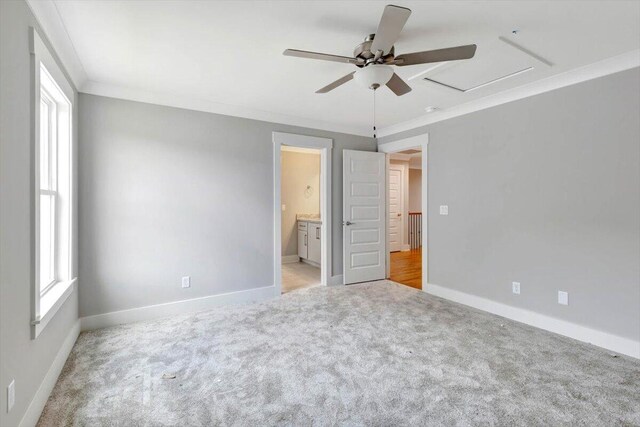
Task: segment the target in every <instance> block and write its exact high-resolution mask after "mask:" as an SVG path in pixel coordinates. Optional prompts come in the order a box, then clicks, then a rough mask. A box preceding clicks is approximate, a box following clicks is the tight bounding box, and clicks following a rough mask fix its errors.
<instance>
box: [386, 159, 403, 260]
mask: <svg viewBox="0 0 640 427" xmlns="http://www.w3.org/2000/svg"><path fill="white" fill-rule="evenodd" d="M403 212H404V168H403V167H402V166H401V165H397V164H393V163H392V164H391V165H389V233H388V237H389V251H391V252H397V251H400V250H402V246H403V242H404V239H403V236H404V216H403Z"/></svg>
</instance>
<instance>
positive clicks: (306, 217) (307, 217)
mask: <svg viewBox="0 0 640 427" xmlns="http://www.w3.org/2000/svg"><path fill="white" fill-rule="evenodd" d="M296 220H297V221H301V222H315V223H317V224H322V220H321V219H320V214H297V215H296Z"/></svg>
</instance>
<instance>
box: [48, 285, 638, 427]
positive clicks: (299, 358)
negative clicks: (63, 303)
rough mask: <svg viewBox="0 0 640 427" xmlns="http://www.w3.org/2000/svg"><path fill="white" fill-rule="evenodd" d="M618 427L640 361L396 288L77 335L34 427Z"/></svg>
mask: <svg viewBox="0 0 640 427" xmlns="http://www.w3.org/2000/svg"><path fill="white" fill-rule="evenodd" d="M163 375H165V376H168V377H169V378H163ZM173 375H175V378H171V377H172V376H173ZM623 424H627V425H640V361H638V360H635V359H632V358H626V357H622V356H620V357H613V356H612V355H611V354H610V352H608V351H606V350H602V349H599V348H596V347H592V346H589V345H587V344H582V343H579V342H577V341H573V340H571V339H567V338H564V337H561V336H558V335H554V334H551V333H547V332H544V331H541V330H538V329H534V328H531V327H528V326H525V325H522V324H519V323H516V322H512V321H509V320H506V319H503V318H500V317H496V316H493V315H490V314H487V313H483V312H480V311H476V310H473V309H470V308H467V307H464V306H461V305H457V304H454V303H450V302H447V301H445V300H441V299H438V298H435V297H431V296H428V295H426V294H424V293H422V292H420V291H416V290H414V289H411V288H408V287H404V286H401V285H396V284H393V283H391V282H377V283H370V284H362V285H353V286H348V287H339V288H325V287H314V288H309V289H303V290H299V291H294V292H291V293H288V294H286V295H284V296H283V297H282V298H281V299H278V300H273V301H268V302H265V303H260V304H254V305H250V306H243V307H230V308H224V309H219V310H215V311H209V312H203V313H198V314H193V315H184V316H180V317H173V318H168V319H164V320H158V321H149V322H143V323H138V324H132V325H126V326H120V327H114V328H109V329H102V330H98V331H93V332H87V333H83V334H81V335H80V337H79V339H78V342H77V343H76V345H75V347H74V349H73V351H72V353H71V356H70V357H69V360H68V361H67V363H66V366H65V368H64V371H63V373H62V375H61V376H60V379H59V380H58V383H57V385H56V387H55V389H54V391H53V393H52V395H51V397H50V398H49V401H48V403H47V406H46V408H45V410H44V412H43V414H42V417H41V419H40V422H39V425H40V426H62V425H64V426H67V425H69V426H102V425H105V426H165V425H168V426H209V425H237V426H243V425H260V426H263V425H375V426H383V425H385V426H387V425H388V426H390V425H592V426H594V425H623Z"/></svg>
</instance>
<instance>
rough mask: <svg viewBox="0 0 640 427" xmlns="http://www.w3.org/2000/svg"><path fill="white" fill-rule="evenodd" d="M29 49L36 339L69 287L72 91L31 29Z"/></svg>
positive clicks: (71, 271)
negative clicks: (31, 65) (32, 82)
mask: <svg viewBox="0 0 640 427" xmlns="http://www.w3.org/2000/svg"><path fill="white" fill-rule="evenodd" d="M31 47H32V50H31V53H32V55H34V57H35V61H34V62H33V63H34V65H35V67H36V69H35V73H34V74H35V85H34V88H35V93H34V97H33V101H34V103H33V109H32V113H33V115H34V127H35V128H34V132H33V144H34V145H33V146H34V162H33V164H34V168H33V173H34V175H35V176H34V183H35V188H34V194H35V199H34V219H35V221H34V225H33V234H34V239H33V243H34V247H35V251H34V252H35V257H34V258H35V259H34V262H33V268H34V281H33V287H34V292H33V294H34V298H33V309H32V312H33V313H32V322H31V324H32V338H36V337H37V336H38V335H39V333H40V332H41V331H42V330H43V329H44V327H45V326H46V324H47V323H48V322H49V321H50V320H51V318H52V317H53V316H54V315H55V313H56V311H57V310H58V309H59V308H60V307H61V306H62V304H63V303H64V301H65V300H66V298H67V297H68V296H69V295H70V294H71V292H72V291H73V289H74V282H75V278H74V269H73V248H72V242H73V238H72V231H73V226H72V221H73V215H72V211H73V209H72V208H73V161H72V155H73V144H72V142H73V141H72V139H73V138H72V136H73V131H72V129H73V126H72V117H73V115H72V108H73V105H72V102H71V101H70V100H71V99H73V89H72V88H71V86H70V85H69V83H68V82H67V80H66V78H65V77H64V74H63V73H62V71H61V70H60V69H59V68H58V65H57V63H56V62H55V61H54V60H53V57H52V56H51V54H50V53H49V51H48V50H47V49H46V47H44V44H43V43H42V41H41V40H40V38H39V37H38V35H37V33H36V32H35V31H34V33H33V44H32V46H31ZM54 76H55V77H54Z"/></svg>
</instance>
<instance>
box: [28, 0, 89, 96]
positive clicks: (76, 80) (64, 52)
mask: <svg viewBox="0 0 640 427" xmlns="http://www.w3.org/2000/svg"><path fill="white" fill-rule="evenodd" d="M26 2H27V5H28V6H29V8H30V9H31V12H32V13H33V16H34V17H35V18H36V21H37V22H38V25H39V26H40V28H42V31H43V32H44V36H45V38H46V39H48V40H49V42H50V43H51V46H52V47H53V50H54V51H55V53H56V54H57V56H58V58H60V61H61V62H62V64H61V65H62V67H63V68H64V69H65V70H66V72H67V73H68V74H69V77H70V78H71V81H72V82H73V85H74V86H75V87H76V89H77V90H79V89H80V88H82V86H84V84H85V82H86V81H87V73H86V71H85V69H84V66H83V65H82V62H80V58H79V57H78V54H77V52H76V49H75V47H74V46H73V43H72V42H71V39H70V38H69V34H68V33H67V29H66V27H65V25H64V22H62V18H61V17H60V14H59V13H58V9H57V8H56V5H55V3H54V2H53V1H52V0H26Z"/></svg>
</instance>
